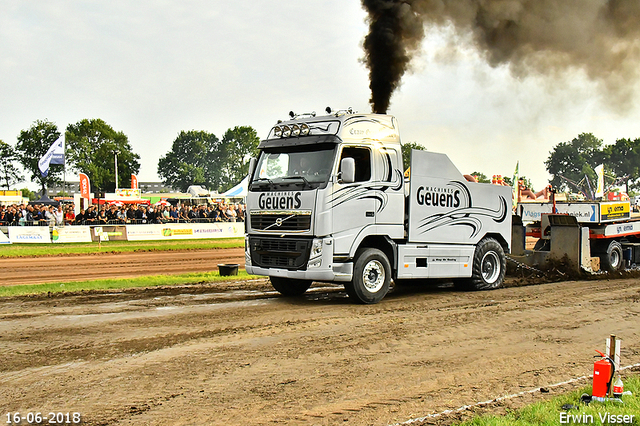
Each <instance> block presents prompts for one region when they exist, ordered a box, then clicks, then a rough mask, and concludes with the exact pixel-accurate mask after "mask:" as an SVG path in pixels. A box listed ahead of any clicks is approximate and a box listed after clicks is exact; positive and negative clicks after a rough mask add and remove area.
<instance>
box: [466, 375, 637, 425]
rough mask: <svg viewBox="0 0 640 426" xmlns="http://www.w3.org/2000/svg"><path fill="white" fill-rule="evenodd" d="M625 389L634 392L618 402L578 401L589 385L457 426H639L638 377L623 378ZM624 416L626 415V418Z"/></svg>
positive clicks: (588, 391) (589, 387)
mask: <svg viewBox="0 0 640 426" xmlns="http://www.w3.org/2000/svg"><path fill="white" fill-rule="evenodd" d="M624 390H625V391H631V392H632V393H633V395H623V396H622V398H621V399H622V401H623V403H620V402H613V401H607V402H591V403H590V404H589V405H585V404H583V403H581V402H580V396H581V395H582V394H584V393H586V394H591V386H588V387H585V388H583V389H580V390H577V391H575V392H570V393H566V394H563V395H560V396H558V397H556V398H553V399H551V400H549V401H545V402H540V403H537V404H532V405H528V406H526V407H523V408H521V409H519V410H514V411H511V412H508V413H507V414H505V415H504V416H480V417H476V418H474V419H472V420H469V421H466V422H464V423H459V424H458V425H459V426H555V425H559V424H587V425H620V424H625V425H635V426H638V425H640V398H639V394H640V378H639V377H638V376H633V377H628V378H627V379H625V380H624ZM625 416H626V417H625Z"/></svg>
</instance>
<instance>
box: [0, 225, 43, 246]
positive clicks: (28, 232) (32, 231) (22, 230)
mask: <svg viewBox="0 0 640 426" xmlns="http://www.w3.org/2000/svg"><path fill="white" fill-rule="evenodd" d="M9 240H11V242H12V243H50V242H51V235H50V233H49V227H48V226H10V227H9Z"/></svg>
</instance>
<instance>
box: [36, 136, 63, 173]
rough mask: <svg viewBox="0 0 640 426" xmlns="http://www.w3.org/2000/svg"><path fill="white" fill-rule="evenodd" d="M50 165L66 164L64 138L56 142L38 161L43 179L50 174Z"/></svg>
mask: <svg viewBox="0 0 640 426" xmlns="http://www.w3.org/2000/svg"><path fill="white" fill-rule="evenodd" d="M49 164H64V138H62V139H58V140H57V141H55V142H54V143H53V144H52V145H51V147H50V148H49V150H48V151H47V153H46V154H45V155H43V156H42V158H41V159H40V161H38V168H39V169H40V173H41V174H42V177H47V175H48V174H49Z"/></svg>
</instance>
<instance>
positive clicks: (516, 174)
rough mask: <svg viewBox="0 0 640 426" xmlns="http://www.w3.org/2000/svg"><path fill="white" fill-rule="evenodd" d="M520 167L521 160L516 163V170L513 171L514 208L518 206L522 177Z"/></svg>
mask: <svg viewBox="0 0 640 426" xmlns="http://www.w3.org/2000/svg"><path fill="white" fill-rule="evenodd" d="M519 168H520V160H518V162H517V163H516V170H515V171H514V172H513V201H512V206H513V210H515V209H516V208H518V179H520V176H519V171H518V169H519Z"/></svg>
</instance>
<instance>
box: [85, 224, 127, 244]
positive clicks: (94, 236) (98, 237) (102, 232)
mask: <svg viewBox="0 0 640 426" xmlns="http://www.w3.org/2000/svg"><path fill="white" fill-rule="evenodd" d="M90 240H91V241H94V242H98V241H127V229H126V227H125V226H124V225H103V226H94V227H92V228H91V235H90Z"/></svg>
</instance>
